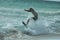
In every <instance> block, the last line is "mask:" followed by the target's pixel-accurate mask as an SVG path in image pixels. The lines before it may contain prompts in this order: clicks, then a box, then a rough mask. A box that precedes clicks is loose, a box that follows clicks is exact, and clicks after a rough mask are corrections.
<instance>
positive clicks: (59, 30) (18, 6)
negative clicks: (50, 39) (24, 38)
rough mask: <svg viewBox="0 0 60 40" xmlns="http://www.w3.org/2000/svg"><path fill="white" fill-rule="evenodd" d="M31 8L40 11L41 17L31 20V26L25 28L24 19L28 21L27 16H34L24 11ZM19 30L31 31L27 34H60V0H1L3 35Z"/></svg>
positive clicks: (0, 20) (0, 15)
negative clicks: (56, 0)
mask: <svg viewBox="0 0 60 40" xmlns="http://www.w3.org/2000/svg"><path fill="white" fill-rule="evenodd" d="M29 8H33V9H34V10H35V11H36V12H37V13H38V17H39V19H38V20H37V21H36V22H34V21H33V20H31V21H30V23H29V24H28V27H29V28H25V26H24V25H23V24H22V21H25V22H26V20H27V18H30V17H32V16H33V15H32V14H31V13H29V12H26V11H24V9H29ZM19 32H22V33H24V32H29V34H27V35H42V34H60V2H51V1H50V2H49V1H42V0H0V34H1V36H3V37H8V36H11V35H13V34H15V35H17V34H18V33H19ZM19 34H20V33H19ZM3 37H2V39H3ZM2 39H1V40H2ZM17 39H18V38H17ZM7 40H8V38H7ZM9 40H10V39H9Z"/></svg>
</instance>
